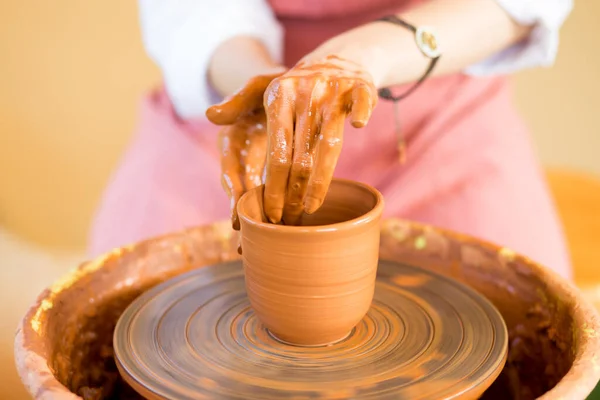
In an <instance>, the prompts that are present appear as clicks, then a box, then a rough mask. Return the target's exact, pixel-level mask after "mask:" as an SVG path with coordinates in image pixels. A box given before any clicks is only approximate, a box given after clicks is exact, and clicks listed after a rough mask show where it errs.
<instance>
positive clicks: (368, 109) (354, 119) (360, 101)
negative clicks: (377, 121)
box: [350, 84, 376, 128]
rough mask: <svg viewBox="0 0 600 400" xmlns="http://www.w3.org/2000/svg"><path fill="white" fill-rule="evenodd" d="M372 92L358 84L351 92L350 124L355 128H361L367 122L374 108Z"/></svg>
mask: <svg viewBox="0 0 600 400" xmlns="http://www.w3.org/2000/svg"><path fill="white" fill-rule="evenodd" d="M375 101H376V97H375V100H374V98H373V91H372V90H370V88H369V87H368V86H367V85H366V84H360V85H358V86H356V87H355V88H354V89H353V90H352V104H351V105H350V110H351V111H350V122H351V123H352V126H353V127H355V128H362V127H364V126H365V125H367V123H368V122H369V118H371V113H372V112H373V108H374V107H375Z"/></svg>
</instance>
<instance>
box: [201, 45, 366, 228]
mask: <svg viewBox="0 0 600 400" xmlns="http://www.w3.org/2000/svg"><path fill="white" fill-rule="evenodd" d="M269 82H270V83H269ZM267 83H268V86H266V84H267ZM263 99H264V103H263ZM263 104H264V105H263ZM376 104H377V91H376V89H375V86H374V85H373V82H372V78H371V76H370V75H369V74H368V73H367V72H366V71H364V70H362V68H361V66H360V65H358V64H355V63H353V62H350V61H347V60H344V59H341V58H339V57H337V56H332V55H329V56H326V57H324V58H322V59H316V60H313V59H304V60H301V61H300V62H299V63H298V64H297V65H295V66H294V67H293V68H291V69H290V70H289V71H287V72H286V73H284V74H283V75H281V76H269V77H258V78H255V79H253V80H251V81H250V82H249V83H248V85H247V86H246V87H245V88H243V89H242V90H241V91H240V92H239V93H238V94H236V95H234V96H233V97H232V98H231V99H230V100H228V101H226V102H224V103H223V104H221V105H218V106H215V107H211V108H209V109H208V111H207V117H208V118H209V120H210V121H212V122H213V123H216V124H218V125H230V126H229V127H227V128H225V129H223V131H222V138H223V141H222V145H221V151H222V170H223V175H222V176H223V185H224V187H225V190H226V191H227V193H228V195H229V197H230V199H231V206H232V209H233V211H232V214H233V226H234V228H235V229H237V228H238V227H239V224H238V221H237V217H236V215H235V203H236V202H237V200H238V199H239V196H241V194H242V193H243V192H244V191H246V190H250V189H251V188H253V187H255V186H257V183H259V182H260V181H261V179H262V172H263V167H264V165H265V156H266V171H265V176H266V178H265V188H266V189H265V200H264V207H265V214H266V216H267V218H268V220H269V221H270V222H272V223H280V222H282V221H283V222H284V223H285V224H286V225H298V224H299V223H300V221H299V220H300V218H301V217H302V215H303V214H304V213H308V214H312V213H314V212H315V211H316V210H317V209H318V208H319V207H320V206H321V204H322V203H323V201H324V199H325V196H326V194H327V192H328V188H329V184H330V182H331V179H332V177H333V172H334V169H335V166H336V164H337V161H338V158H339V155H340V152H341V149H342V142H343V130H344V121H345V119H346V117H347V116H350V120H351V122H352V125H353V126H354V127H357V128H360V127H363V126H365V125H366V124H367V123H368V121H369V118H370V116H371V113H372V111H373V108H374V107H375V105H376ZM265 121H266V123H265ZM260 183H262V182H260Z"/></svg>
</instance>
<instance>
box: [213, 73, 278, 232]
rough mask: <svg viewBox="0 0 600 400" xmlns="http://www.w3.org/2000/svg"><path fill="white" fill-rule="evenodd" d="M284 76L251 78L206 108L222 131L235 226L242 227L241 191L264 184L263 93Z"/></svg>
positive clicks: (223, 163)
mask: <svg viewBox="0 0 600 400" xmlns="http://www.w3.org/2000/svg"><path fill="white" fill-rule="evenodd" d="M279 75H281V73H276V74H272V75H262V76H257V77H255V78H252V79H251V80H250V81H249V82H248V83H247V84H246V86H244V87H243V88H242V89H241V90H240V91H238V92H237V93H235V94H234V95H233V96H231V97H230V98H229V99H227V100H225V101H224V102H222V103H221V104H217V105H214V106H212V107H210V108H209V109H208V110H207V111H206V116H207V118H208V119H209V120H210V121H211V122H212V123H214V124H216V125H224V127H223V129H221V131H220V133H219V148H220V151H221V183H222V185H223V188H224V189H225V191H226V192H227V196H229V199H230V207H231V221H232V225H233V229H235V230H239V229H240V222H239V220H238V214H237V208H236V207H237V203H238V200H239V199H240V197H241V196H242V194H244V193H245V192H246V191H248V190H250V189H252V188H255V187H256V186H259V185H261V184H262V178H263V173H264V167H265V160H266V155H267V127H266V116H265V109H264V107H263V95H264V92H265V89H266V88H267V86H268V85H269V83H270V82H271V81H272V80H273V79H274V78H276V77H277V76H279Z"/></svg>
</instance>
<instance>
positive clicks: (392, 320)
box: [114, 261, 508, 400]
mask: <svg viewBox="0 0 600 400" xmlns="http://www.w3.org/2000/svg"><path fill="white" fill-rule="evenodd" d="M507 346H508V335H507V332H506V327H505V326H504V322H503V321H502V317H501V316H500V314H499V313H498V311H497V310H496V309H495V308H494V307H493V306H492V305H491V303H489V302H488V301H487V300H485V298H483V297H482V296H481V295H479V294H477V293H475V292H474V291H472V290H470V289H468V288H467V287H465V286H463V285H460V284H458V283H456V282H454V281H451V280H449V279H447V278H443V277H441V276H439V275H436V274H433V273H431V272H425V271H424V270H422V269H420V268H416V267H410V266H405V265H401V264H398V263H393V262H387V261H384V262H381V263H380V264H379V268H378V274H377V285H376V290H375V298H374V301H373V306H372V307H371V308H370V309H369V312H368V313H367V315H366V317H365V318H364V319H362V320H361V322H360V323H359V324H358V325H357V326H356V327H355V328H354V329H353V330H352V332H351V333H350V335H349V336H347V337H346V338H344V339H343V340H342V341H340V342H337V343H335V344H333V345H330V346H326V347H312V348H305V347H297V346H293V345H288V344H285V343H282V342H281V341H278V340H277V339H275V338H273V336H272V335H271V334H270V332H269V331H268V330H267V329H265V327H264V325H263V324H261V323H260V321H259V320H258V318H257V317H256V314H254V313H253V312H252V308H251V306H250V303H249V301H248V297H247V295H246V290H245V286H244V272H243V268H242V264H241V263H240V262H239V261H238V262H232V263H227V264H220V265H215V266H210V267H206V268H202V269H199V270H196V271H192V272H189V273H187V274H184V275H181V276H179V277H177V278H174V279H172V280H170V281H168V282H165V283H164V284H162V285H160V286H158V287H156V288H154V289H153V290H151V291H149V292H147V293H145V294H144V295H143V296H141V297H140V298H139V299H137V300H136V301H135V302H134V303H133V304H132V305H131V306H130V307H129V308H128V309H127V310H126V311H125V313H124V314H123V316H122V317H121V319H120V320H119V323H118V324H117V327H116V330H115V339H114V348H115V355H116V358H117V362H118V364H119V366H120V370H121V372H122V373H123V376H124V378H125V379H126V380H127V381H128V382H130V383H131V385H132V386H133V387H134V388H135V389H136V390H137V391H139V392H140V393H141V394H143V395H144V397H146V398H148V399H164V398H170V399H178V398H192V397H195V398H197V397H203V398H228V399H261V400H264V399H289V398H320V399H328V398H355V399H361V398H377V399H382V400H383V399H414V400H418V399H444V398H461V399H477V398H478V397H479V396H480V395H481V394H482V393H483V391H484V390H485V389H486V388H487V387H489V385H490V384H491V383H492V382H493V381H494V380H495V379H496V377H497V376H498V374H499V373H500V370H501V369H502V367H503V366H504V362H505V360H506V352H507ZM159 393H160V395H158V394H159Z"/></svg>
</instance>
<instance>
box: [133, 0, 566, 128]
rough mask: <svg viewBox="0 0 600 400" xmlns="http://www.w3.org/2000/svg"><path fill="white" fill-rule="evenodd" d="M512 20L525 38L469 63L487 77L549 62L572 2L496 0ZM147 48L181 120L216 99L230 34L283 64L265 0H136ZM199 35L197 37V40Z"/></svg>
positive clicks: (473, 71) (276, 25) (470, 70)
mask: <svg viewBox="0 0 600 400" xmlns="http://www.w3.org/2000/svg"><path fill="white" fill-rule="evenodd" d="M495 1H496V2H497V3H498V4H499V5H500V6H501V7H502V8H503V9H504V10H505V11H506V12H507V13H508V14H509V15H510V16H511V17H512V18H513V19H514V20H515V21H517V22H518V23H521V24H523V25H534V29H533V30H532V32H531V34H530V36H529V38H527V40H525V41H522V42H520V43H518V44H516V45H513V46H512V47H509V48H507V49H504V50H503V51H501V52H499V53H498V54H495V55H493V56H492V57H490V58H488V59H486V60H484V61H482V62H480V63H478V64H475V65H472V66H470V67H468V68H467V69H466V70H465V73H467V74H471V75H490V74H505V73H511V72H514V71H516V70H519V69H523V68H529V67H535V66H549V65H551V64H552V63H553V62H554V59H555V58H556V53H557V51H558V33H559V29H560V27H561V26H562V24H563V22H564V20H565V18H566V17H567V16H568V15H569V13H570V12H571V9H572V7H573V0H495ZM139 4H140V16H141V26H142V37H143V41H144V45H145V47H146V51H147V52H148V54H149V55H150V57H151V58H152V59H153V60H154V62H156V63H157V64H158V66H159V67H160V69H161V70H162V74H163V78H164V81H165V87H166V90H167V92H168V93H169V97H170V98H171V101H172V102H173V106H174V107H175V110H176V112H177V113H178V115H179V116H181V117H182V118H198V117H202V116H204V113H205V111H206V109H207V108H208V107H209V106H211V105H212V104H215V103H216V102H218V101H220V100H221V99H219V97H218V96H217V95H216V93H215V92H214V90H213V89H212V88H211V86H210V84H209V82H208V79H207V70H208V64H209V62H210V58H211V56H212V54H213V52H214V51H215V50H216V48H217V47H218V46H219V45H220V44H221V43H223V42H224V41H226V40H228V39H230V38H233V37H235V36H242V35H243V36H250V37H255V38H257V39H259V40H261V41H262V42H263V43H264V45H265V46H266V48H267V49H268V51H269V52H270V54H271V57H272V58H273V59H274V60H275V61H277V62H282V58H283V29H282V28H281V26H280V24H279V22H278V21H277V19H276V18H275V15H274V13H273V11H272V10H271V7H270V5H269V4H268V2H267V1H266V0H168V1H165V0H139ZM198 38H202V39H201V40H199V39H198Z"/></svg>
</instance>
